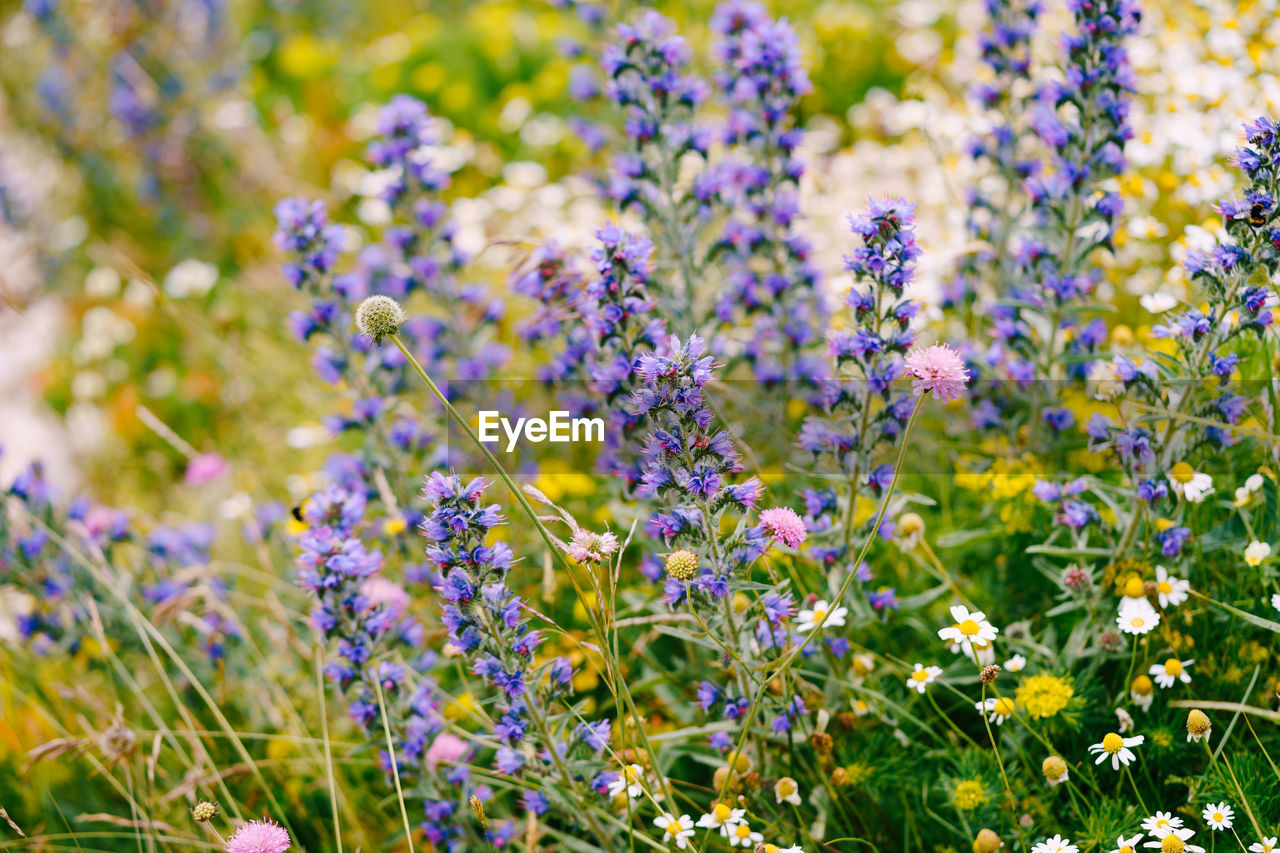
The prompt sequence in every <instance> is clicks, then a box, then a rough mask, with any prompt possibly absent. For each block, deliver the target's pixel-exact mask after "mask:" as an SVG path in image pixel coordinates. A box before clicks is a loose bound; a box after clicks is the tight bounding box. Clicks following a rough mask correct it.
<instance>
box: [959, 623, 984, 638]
mask: <svg viewBox="0 0 1280 853" xmlns="http://www.w3.org/2000/svg"><path fill="white" fill-rule="evenodd" d="M956 627H957V628H959V629H960V633H961V634H964V635H965V636H966V637H975V636H977V634H978V632H979V631H981V630H982V628H981V626H979V625H978V623H977V622H974V621H973V620H972V619H966V620H964V621H963V622H961V623H960V624H959V625H957V626H956Z"/></svg>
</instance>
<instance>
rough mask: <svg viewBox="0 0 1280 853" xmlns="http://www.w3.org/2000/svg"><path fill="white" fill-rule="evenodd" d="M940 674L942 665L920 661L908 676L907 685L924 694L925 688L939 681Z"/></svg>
mask: <svg viewBox="0 0 1280 853" xmlns="http://www.w3.org/2000/svg"><path fill="white" fill-rule="evenodd" d="M940 675H942V667H939V666H925V665H923V664H919V663H918V664H916V668H915V670H914V671H912V673H911V674H910V675H908V676H907V687H909V688H911V689H912V690H914V691H915V692H917V693H919V694H920V695H921V696H923V695H924V689H925V688H926V687H928V686H929V685H930V684H933V682H935V681H937V680H938V676H940Z"/></svg>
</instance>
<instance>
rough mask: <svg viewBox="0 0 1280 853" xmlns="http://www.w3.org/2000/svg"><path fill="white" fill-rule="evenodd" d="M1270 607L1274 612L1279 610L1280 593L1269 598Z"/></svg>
mask: <svg viewBox="0 0 1280 853" xmlns="http://www.w3.org/2000/svg"><path fill="white" fill-rule="evenodd" d="M1271 606H1272V607H1274V608H1275V609H1276V610H1280V592H1277V593H1276V594H1275V595H1273V596H1271Z"/></svg>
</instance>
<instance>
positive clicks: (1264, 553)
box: [1244, 539, 1271, 566]
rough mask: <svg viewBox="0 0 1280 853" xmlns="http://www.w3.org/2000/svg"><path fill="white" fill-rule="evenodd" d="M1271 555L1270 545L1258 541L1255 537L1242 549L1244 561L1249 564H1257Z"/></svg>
mask: <svg viewBox="0 0 1280 853" xmlns="http://www.w3.org/2000/svg"><path fill="white" fill-rule="evenodd" d="M1270 556H1271V546H1270V545H1268V544H1267V543H1266V542H1259V541H1258V540H1257V539H1255V540H1253V541H1252V542H1250V543H1249V546H1248V547H1247V548H1245V549H1244V561H1245V562H1246V563H1247V564H1249V565H1250V566H1257V565H1260V564H1261V563H1262V561H1263V560H1265V559H1267V557H1270Z"/></svg>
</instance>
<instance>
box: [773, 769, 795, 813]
mask: <svg viewBox="0 0 1280 853" xmlns="http://www.w3.org/2000/svg"><path fill="white" fill-rule="evenodd" d="M773 795H774V796H775V797H777V798H778V803H779V804H782V803H791V805H793V806H798V805H800V786H799V785H797V784H796V780H795V779H792V778H791V777H790V776H783V777H782V778H781V779H779V780H778V782H777V784H775V785H774V786H773Z"/></svg>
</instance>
